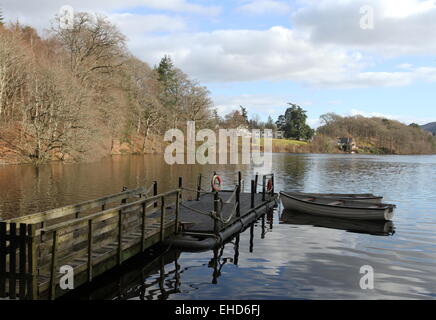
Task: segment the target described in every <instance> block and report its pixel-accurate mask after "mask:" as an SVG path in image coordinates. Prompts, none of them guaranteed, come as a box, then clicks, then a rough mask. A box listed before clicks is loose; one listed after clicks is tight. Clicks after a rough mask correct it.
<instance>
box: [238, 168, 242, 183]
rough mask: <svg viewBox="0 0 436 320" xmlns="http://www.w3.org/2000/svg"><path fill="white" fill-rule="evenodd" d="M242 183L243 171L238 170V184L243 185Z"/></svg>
mask: <svg viewBox="0 0 436 320" xmlns="http://www.w3.org/2000/svg"><path fill="white" fill-rule="evenodd" d="M241 183H242V173H241V171H238V185H241Z"/></svg>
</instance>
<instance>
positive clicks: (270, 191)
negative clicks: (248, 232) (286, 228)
mask: <svg viewBox="0 0 436 320" xmlns="http://www.w3.org/2000/svg"><path fill="white" fill-rule="evenodd" d="M237 174H238V176H237V184H236V186H235V187H234V189H230V190H221V191H219V192H218V191H215V190H214V189H213V186H212V190H211V191H207V190H206V189H207V188H205V187H203V185H202V178H203V177H202V174H199V176H198V179H197V185H196V188H195V189H190V188H186V187H183V185H182V184H183V182H182V178H179V188H180V189H181V190H182V191H188V192H193V193H196V200H197V201H200V200H201V199H202V196H205V195H209V196H210V195H212V201H213V207H212V208H213V210H204V209H203V210H199V209H195V208H193V207H192V206H191V207H189V206H187V205H183V207H184V208H185V209H188V210H191V211H192V212H194V213H197V214H202V215H206V216H209V217H210V218H211V219H213V223H214V235H218V233H219V232H220V231H221V230H222V229H223V228H224V227H226V226H227V225H229V224H233V223H234V222H235V220H238V219H239V218H240V217H241V192H243V186H244V183H245V182H244V179H242V174H241V172H240V171H239V172H238V173H237ZM216 175H217V172H213V177H215V176H216ZM262 178H263V180H262V184H261V185H260V186H262V201H267V200H271V199H272V198H273V197H274V194H275V193H274V174H267V175H264V176H262ZM213 179H214V178H212V181H213ZM258 181H259V175H258V174H257V173H256V175H255V178H254V179H253V180H251V190H250V193H251V199H250V208H251V209H254V208H255V197H256V194H257V187H258V186H259V183H258ZM212 183H213V182H212ZM222 193H227V194H228V193H231V195H230V196H229V197H228V199H227V200H226V201H224V200H223V198H222ZM224 204H229V205H230V204H233V206H232V209H231V211H230V213H229V214H227V217H225V218H224V217H223V216H222V211H223V206H224Z"/></svg>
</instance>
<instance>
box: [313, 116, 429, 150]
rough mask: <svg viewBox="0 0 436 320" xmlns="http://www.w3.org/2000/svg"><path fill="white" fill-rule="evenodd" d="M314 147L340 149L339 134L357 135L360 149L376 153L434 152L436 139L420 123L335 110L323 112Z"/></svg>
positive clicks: (315, 148)
mask: <svg viewBox="0 0 436 320" xmlns="http://www.w3.org/2000/svg"><path fill="white" fill-rule="evenodd" d="M321 121H322V125H321V127H319V128H318V130H317V134H316V138H315V139H314V141H313V143H312V149H313V150H314V151H318V152H334V151H335V150H337V138H340V137H345V138H347V137H350V138H353V139H354V141H355V143H356V145H357V151H358V152H363V153H374V154H434V153H436V139H435V138H434V137H433V136H432V135H431V134H430V133H429V132H426V131H424V130H422V129H421V128H420V126H418V125H414V124H411V125H406V124H403V123H401V122H399V121H395V120H389V119H384V118H377V117H373V118H365V117H363V116H350V117H341V116H339V115H337V114H334V113H328V114H325V115H323V116H321Z"/></svg>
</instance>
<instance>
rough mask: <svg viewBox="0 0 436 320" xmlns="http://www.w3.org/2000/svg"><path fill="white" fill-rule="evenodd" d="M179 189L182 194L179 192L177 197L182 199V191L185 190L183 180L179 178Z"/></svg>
mask: <svg viewBox="0 0 436 320" xmlns="http://www.w3.org/2000/svg"><path fill="white" fill-rule="evenodd" d="M179 189H180V192H177V197H178V198H182V189H183V178H182V177H179Z"/></svg>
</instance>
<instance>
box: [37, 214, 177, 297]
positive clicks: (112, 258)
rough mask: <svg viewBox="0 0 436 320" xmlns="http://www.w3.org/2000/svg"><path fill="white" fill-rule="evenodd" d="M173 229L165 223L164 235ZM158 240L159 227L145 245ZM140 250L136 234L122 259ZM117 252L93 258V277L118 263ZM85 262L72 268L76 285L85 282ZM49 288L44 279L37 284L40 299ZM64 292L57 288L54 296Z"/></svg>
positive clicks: (147, 246)
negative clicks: (134, 239)
mask: <svg viewBox="0 0 436 320" xmlns="http://www.w3.org/2000/svg"><path fill="white" fill-rule="evenodd" d="M173 230H174V224H173V223H170V224H168V225H166V227H165V234H166V237H168V236H170V235H171V233H172V231H173ZM159 242H160V230H159V228H157V229H155V233H154V234H153V235H151V236H149V237H147V239H146V241H145V247H146V248H149V247H151V246H152V245H155V244H157V243H159ZM140 252H141V238H140V236H138V238H137V239H136V241H132V242H130V243H128V244H126V245H125V246H124V248H123V251H122V259H123V261H125V260H127V259H129V258H131V257H133V256H134V255H136V254H138V253H140ZM117 255H118V252H117V250H116V246H115V249H114V250H111V251H110V252H108V253H107V254H105V255H101V256H99V257H98V258H95V259H94V261H93V262H94V266H93V275H94V278H95V277H96V276H98V275H101V274H102V273H104V272H106V271H108V270H110V269H112V268H114V267H115V266H117V265H118V257H117ZM86 270H87V263H86V261H84V262H83V263H81V264H80V265H78V266H77V267H75V268H74V275H75V277H74V282H75V285H76V287H78V286H80V285H82V284H84V283H86V282H87V272H86ZM49 289H50V281H49V280H45V281H43V282H41V283H40V284H39V292H40V297H41V298H42V299H44V298H45V299H48V297H49V291H50V290H49ZM65 293H66V292H65V290H59V288H58V289H57V291H56V297H59V296H61V295H64V294H65Z"/></svg>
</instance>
